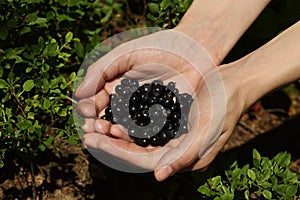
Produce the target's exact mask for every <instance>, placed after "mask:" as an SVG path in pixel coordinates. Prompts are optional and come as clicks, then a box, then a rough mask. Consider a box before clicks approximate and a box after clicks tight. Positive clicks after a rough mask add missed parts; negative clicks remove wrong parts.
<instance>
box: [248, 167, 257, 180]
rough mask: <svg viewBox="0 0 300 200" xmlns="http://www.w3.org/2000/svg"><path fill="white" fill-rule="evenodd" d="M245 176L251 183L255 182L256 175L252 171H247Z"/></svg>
mask: <svg viewBox="0 0 300 200" xmlns="http://www.w3.org/2000/svg"><path fill="white" fill-rule="evenodd" d="M247 175H248V176H249V177H250V178H251V179H252V180H253V181H255V179H256V175H255V173H254V171H253V170H252V169H248V171H247Z"/></svg>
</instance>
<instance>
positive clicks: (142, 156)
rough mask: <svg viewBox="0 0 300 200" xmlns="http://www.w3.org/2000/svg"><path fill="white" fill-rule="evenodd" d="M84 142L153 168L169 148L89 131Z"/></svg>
mask: <svg viewBox="0 0 300 200" xmlns="http://www.w3.org/2000/svg"><path fill="white" fill-rule="evenodd" d="M82 141H83V143H84V144H85V145H86V146H88V147H91V148H93V149H99V150H101V151H104V152H106V153H109V154H110V155H112V156H113V157H116V158H120V159H123V160H126V161H127V162H129V163H132V164H134V165H136V166H138V167H141V168H144V169H149V170H153V169H154V167H155V166H156V164H157V162H158V160H159V159H160V158H161V156H162V155H163V154H164V153H165V152H166V151H168V150H169V149H168V148H155V149H154V148H153V149H147V148H143V147H140V146H137V145H136V144H134V143H132V142H128V141H125V140H120V139H116V138H112V137H108V136H105V135H102V134H98V133H89V134H86V135H84V136H83V137H82Z"/></svg>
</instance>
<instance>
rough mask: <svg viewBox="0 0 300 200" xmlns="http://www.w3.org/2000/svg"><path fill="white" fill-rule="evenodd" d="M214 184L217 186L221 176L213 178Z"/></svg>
mask: <svg viewBox="0 0 300 200" xmlns="http://www.w3.org/2000/svg"><path fill="white" fill-rule="evenodd" d="M211 180H212V184H213V186H215V187H217V186H218V185H219V184H220V182H221V176H216V177H213V178H212V179H211Z"/></svg>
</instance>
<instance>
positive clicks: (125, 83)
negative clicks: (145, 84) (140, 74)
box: [121, 78, 130, 88]
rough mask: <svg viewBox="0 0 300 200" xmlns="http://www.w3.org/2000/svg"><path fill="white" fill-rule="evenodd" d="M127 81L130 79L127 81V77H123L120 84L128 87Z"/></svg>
mask: <svg viewBox="0 0 300 200" xmlns="http://www.w3.org/2000/svg"><path fill="white" fill-rule="evenodd" d="M129 83H130V81H129V79H127V78H124V79H122V80H121V85H122V86H123V87H124V88H125V87H128V86H129Z"/></svg>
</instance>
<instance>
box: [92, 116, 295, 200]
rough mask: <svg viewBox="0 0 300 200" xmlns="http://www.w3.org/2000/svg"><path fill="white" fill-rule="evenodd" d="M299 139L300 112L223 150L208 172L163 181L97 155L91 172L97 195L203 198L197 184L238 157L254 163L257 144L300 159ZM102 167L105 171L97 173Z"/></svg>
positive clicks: (263, 152) (265, 150)
mask: <svg viewBox="0 0 300 200" xmlns="http://www.w3.org/2000/svg"><path fill="white" fill-rule="evenodd" d="M299 141H300V115H297V116H295V117H293V118H292V119H289V120H287V121H286V122H285V123H284V124H283V125H281V126H279V127H278V128H275V129H273V130H272V131H270V132H267V133H264V134H262V135H259V136H257V137H256V138H255V139H253V140H251V141H249V142H248V143H246V144H244V145H242V146H240V147H235V148H233V149H231V150H228V151H226V152H221V153H219V155H218V156H217V158H216V159H215V160H214V161H213V163H212V164H211V165H210V167H209V169H208V170H207V171H205V172H200V173H199V172H193V173H180V174H176V175H175V176H173V177H171V178H170V179H168V180H166V181H164V182H162V183H159V182H157V181H156V180H155V179H154V177H153V174H152V173H147V174H128V173H123V172H119V171H116V170H113V169H110V168H108V167H105V166H103V165H102V164H99V162H98V161H96V160H93V158H91V159H90V172H91V176H92V177H93V187H94V191H95V195H96V199H201V195H200V194H199V193H198V192H197V188H198V186H200V184H202V183H203V182H204V181H205V180H206V178H209V177H211V176H214V175H217V174H220V173H222V172H223V171H224V170H225V169H228V168H229V166H230V165H231V164H232V163H233V162H234V161H235V160H237V161H238V164H239V165H240V166H242V165H244V164H247V163H252V150H253V148H255V149H257V150H258V151H259V152H260V153H261V155H262V156H268V157H270V158H272V157H273V156H275V155H276V154H277V153H279V152H281V151H287V152H289V153H291V155H292V159H298V158H299V157H300V147H299ZM99 169H101V170H100V171H101V174H102V175H99V174H97V171H98V172H99ZM102 170H103V171H102ZM103 174H104V175H105V177H104V176H103ZM195 174H197V175H196V176H195Z"/></svg>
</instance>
